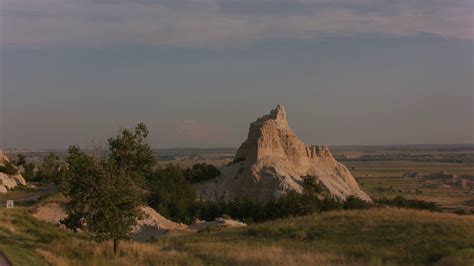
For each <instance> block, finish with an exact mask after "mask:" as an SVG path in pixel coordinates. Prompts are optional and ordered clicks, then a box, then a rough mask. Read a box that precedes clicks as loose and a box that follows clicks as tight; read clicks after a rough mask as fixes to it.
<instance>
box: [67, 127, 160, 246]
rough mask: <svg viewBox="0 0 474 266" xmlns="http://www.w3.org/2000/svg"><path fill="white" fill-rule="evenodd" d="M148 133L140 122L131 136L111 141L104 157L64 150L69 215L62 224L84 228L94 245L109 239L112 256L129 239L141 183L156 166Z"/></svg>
mask: <svg viewBox="0 0 474 266" xmlns="http://www.w3.org/2000/svg"><path fill="white" fill-rule="evenodd" d="M147 135H148V130H147V128H146V126H145V125H144V124H138V125H137V127H136V128H135V131H134V132H132V131H130V130H127V129H124V130H121V131H120V133H119V134H118V135H117V136H116V137H115V138H110V139H109V141H108V143H109V152H110V153H109V155H108V156H106V157H104V158H102V159H99V158H97V157H93V156H89V155H86V154H85V153H84V152H82V151H80V149H79V148H78V147H75V146H71V147H70V148H69V150H68V156H67V158H66V162H67V166H68V167H67V173H66V174H67V175H66V176H67V180H66V181H67V182H66V183H65V186H64V193H65V195H66V196H68V197H69V199H70V201H69V202H68V203H67V204H66V212H67V214H68V217H67V218H66V219H64V220H63V221H62V222H63V223H64V224H65V225H66V226H67V227H68V228H71V229H73V230H76V229H78V228H81V227H83V225H84V224H86V225H87V230H88V231H89V232H90V233H91V235H92V236H93V238H94V239H95V240H97V241H104V240H109V239H112V240H113V241H114V253H115V254H118V252H119V243H120V242H119V241H120V240H121V239H126V238H128V237H129V234H130V231H131V229H132V227H133V226H134V225H135V224H136V222H137V219H138V218H140V217H141V215H142V211H141V210H140V206H142V205H143V204H144V199H145V194H146V192H145V190H144V189H143V181H144V180H145V178H146V176H147V175H149V174H150V172H151V169H152V168H153V165H154V163H155V160H154V158H153V155H152V153H151V149H150V147H149V146H148V144H146V143H145V140H146V137H147Z"/></svg>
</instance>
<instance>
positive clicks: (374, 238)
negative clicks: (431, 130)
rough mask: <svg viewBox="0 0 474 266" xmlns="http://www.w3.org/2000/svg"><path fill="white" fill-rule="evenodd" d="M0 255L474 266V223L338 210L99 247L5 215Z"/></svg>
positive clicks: (146, 261)
mask: <svg viewBox="0 0 474 266" xmlns="http://www.w3.org/2000/svg"><path fill="white" fill-rule="evenodd" d="M0 221H1V223H0V250H2V251H3V252H4V253H5V254H6V256H7V257H8V258H9V259H10V260H11V261H12V262H13V264H14V265H47V264H52V265H131V264H133V265H137V264H138V265H160V264H181V265H183V264H184V265H209V264H213V265H242V264H245V265H354V264H356V265H472V264H473V263H474V216H459V215H455V214H449V213H430V212H426V211H415V210H404V209H400V210H398V209H392V208H382V209H369V210H353V211H334V212H327V213H322V214H320V215H311V216H304V217H296V218H288V219H281V220H276V221H271V222H266V223H261V224H254V225H251V226H249V227H247V228H241V229H217V230H209V231H208V232H201V233H194V234H191V233H187V234H181V235H171V236H168V237H164V238H160V239H158V240H157V241H156V242H155V243H148V244H147V243H136V242H124V243H123V245H122V254H121V256H119V257H114V256H113V254H112V246H111V243H110V242H107V243H94V242H90V241H89V240H87V238H86V236H85V235H84V234H73V233H71V232H69V231H67V230H63V229H59V228H57V227H54V226H52V225H50V224H46V223H43V222H39V221H36V220H34V219H33V218H31V217H30V215H29V209H28V208H16V209H13V210H7V209H4V208H1V209H0Z"/></svg>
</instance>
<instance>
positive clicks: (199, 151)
mask: <svg viewBox="0 0 474 266" xmlns="http://www.w3.org/2000/svg"><path fill="white" fill-rule="evenodd" d="M330 149H331V151H332V153H333V155H334V156H335V157H336V158H337V159H338V160H339V161H341V162H342V163H343V164H345V165H346V166H347V167H348V168H349V169H350V170H351V172H352V174H353V175H354V176H355V177H356V178H357V179H358V181H359V183H360V184H361V186H362V188H363V189H364V190H366V191H367V192H368V193H369V194H371V195H372V196H374V197H394V196H398V195H401V196H404V197H408V198H415V199H421V200H428V201H434V202H437V203H438V204H440V205H441V206H442V207H443V209H444V210H447V211H453V210H455V209H459V208H462V209H465V210H467V211H470V210H474V188H473V187H472V186H470V187H467V188H455V187H446V186H444V185H443V184H442V182H441V181H436V180H425V179H415V178H402V176H403V174H404V173H405V172H408V171H414V172H418V173H419V174H420V175H421V176H423V175H427V174H430V173H434V172H439V171H448V172H450V173H453V174H457V175H460V176H470V177H473V178H474V145H473V144H465V145H385V146H331V147H330ZM236 151H237V149H236V148H232V147H231V148H174V149H154V150H153V153H154V155H155V157H156V158H157V160H158V164H159V165H161V166H162V165H165V164H168V163H178V164H180V165H181V166H182V167H191V166H192V165H193V164H196V163H203V162H205V163H209V164H214V165H216V166H217V167H221V166H224V165H226V164H227V163H229V162H230V161H232V159H233V157H234V155H235V152H236ZM20 152H21V153H23V154H25V155H26V156H27V158H29V159H31V160H32V161H34V162H35V163H38V164H39V163H41V158H42V157H44V156H45V155H46V154H47V152H48V151H46V150H42V151H40V150H35V151H28V150H21V151H20ZM55 152H56V153H58V154H59V155H60V156H64V155H65V151H64V150H55ZM17 153H19V151H15V150H10V151H7V154H8V155H9V156H10V157H12V158H13V157H14V156H15V154H17ZM17 194H18V195H15V194H12V196H18V197H21V195H22V192H18V193H17ZM0 200H1V196H0Z"/></svg>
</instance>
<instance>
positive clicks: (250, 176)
mask: <svg viewBox="0 0 474 266" xmlns="http://www.w3.org/2000/svg"><path fill="white" fill-rule="evenodd" d="M221 173H222V174H221V176H219V177H218V178H216V179H214V180H210V181H208V182H206V183H203V184H199V185H196V189H197V190H198V192H199V194H200V195H201V197H202V198H204V199H207V200H215V199H224V200H233V199H235V198H236V197H240V198H243V197H247V198H249V199H251V200H254V201H258V202H266V201H269V200H271V199H272V198H274V197H278V196H280V195H282V194H285V193H286V192H288V191H290V190H293V191H296V192H302V182H303V177H305V176H308V175H311V176H315V177H316V178H317V180H318V182H319V183H320V184H321V185H322V186H323V187H325V188H326V190H327V191H328V192H329V193H330V194H331V195H332V196H334V197H336V198H338V199H341V200H344V199H345V198H347V197H348V196H350V195H354V196H356V197H359V198H361V199H363V200H366V201H371V198H370V197H369V196H368V195H367V194H366V193H365V192H364V191H362V190H361V189H360V187H359V185H358V184H357V181H356V180H355V179H354V177H353V176H352V175H351V173H350V172H349V170H347V168H346V167H345V166H344V165H343V164H341V163H338V162H337V161H336V160H335V159H334V157H333V156H332V154H331V152H330V151H329V149H328V148H327V147H326V146H309V145H306V144H304V143H303V142H302V141H301V140H300V139H299V138H298V137H297V136H296V135H295V133H294V132H293V131H292V130H291V129H290V128H289V126H288V121H287V116H286V113H285V109H284V107H283V106H282V105H278V106H277V108H276V109H274V110H272V111H271V112H270V114H268V115H265V116H263V117H261V118H259V119H257V120H256V121H255V122H253V123H252V124H251V125H250V130H249V134H248V138H247V140H246V141H245V142H244V143H242V145H241V146H240V148H239V150H238V151H237V154H236V156H235V159H234V162H233V163H232V164H231V165H229V166H226V167H224V168H222V169H221Z"/></svg>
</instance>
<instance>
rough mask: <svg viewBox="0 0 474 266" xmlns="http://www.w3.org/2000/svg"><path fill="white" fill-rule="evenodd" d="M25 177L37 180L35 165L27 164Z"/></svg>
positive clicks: (24, 172) (24, 171) (29, 179)
mask: <svg viewBox="0 0 474 266" xmlns="http://www.w3.org/2000/svg"><path fill="white" fill-rule="evenodd" d="M23 169H24V170H23V177H24V178H25V179H26V180H28V181H32V180H33V179H34V178H35V165H34V164H33V163H31V162H30V163H26V164H25V165H24V166H23Z"/></svg>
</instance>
